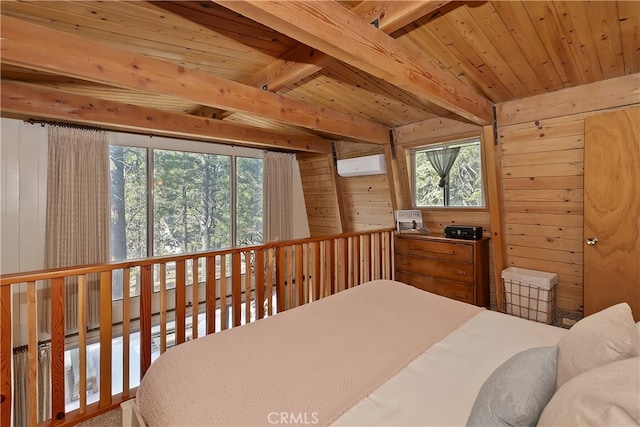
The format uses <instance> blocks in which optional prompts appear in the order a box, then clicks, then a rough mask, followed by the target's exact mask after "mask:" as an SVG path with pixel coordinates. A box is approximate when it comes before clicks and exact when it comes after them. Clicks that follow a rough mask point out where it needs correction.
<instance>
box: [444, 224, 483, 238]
mask: <svg viewBox="0 0 640 427" xmlns="http://www.w3.org/2000/svg"><path fill="white" fill-rule="evenodd" d="M444 237H449V238H450V239H465V240H479V239H482V227H480V226H477V225H474V226H471V225H446V226H445V227H444Z"/></svg>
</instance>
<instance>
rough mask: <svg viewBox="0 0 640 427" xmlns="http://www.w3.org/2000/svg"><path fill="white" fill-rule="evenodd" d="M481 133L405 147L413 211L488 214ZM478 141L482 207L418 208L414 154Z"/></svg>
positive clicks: (483, 148)
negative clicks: (457, 211) (459, 211)
mask: <svg viewBox="0 0 640 427" xmlns="http://www.w3.org/2000/svg"><path fill="white" fill-rule="evenodd" d="M484 139H485V138H484V135H483V134H482V133H478V132H474V133H468V134H464V135H457V136H449V137H442V138H437V139H433V140H423V141H420V142H417V143H414V144H411V145H410V146H406V158H407V174H408V179H409V188H410V192H411V194H410V196H411V206H412V208H413V209H420V210H432V211H438V210H441V211H446V212H451V211H454V210H464V211H465V212H488V211H489V202H488V187H487V170H486V167H487V164H486V155H485V141H484ZM476 140H477V141H478V142H479V145H480V169H481V174H482V199H483V206H444V205H441V206H418V204H417V194H416V188H417V186H416V171H415V154H416V152H417V151H424V150H429V149H434V148H439V147H448V146H455V145H464V143H465V142H474V141H476Z"/></svg>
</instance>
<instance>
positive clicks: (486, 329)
mask: <svg viewBox="0 0 640 427" xmlns="http://www.w3.org/2000/svg"><path fill="white" fill-rule="evenodd" d="M565 332H566V330H565V329H562V328H557V327H553V326H549V325H546V324H542V323H536V322H532V321H529V320H524V319H520V318H517V317H512V316H508V315H505V314H502V313H496V312H493V311H488V310H487V311H483V312H481V313H479V314H477V315H476V316H475V317H473V318H472V319H470V320H469V321H467V322H466V323H465V324H463V325H462V326H461V327H460V328H459V329H457V330H455V331H454V332H452V333H451V334H449V335H448V336H447V337H445V338H444V339H443V340H442V341H440V342H438V343H436V344H434V345H433V346H432V347H430V348H429V349H428V350H426V351H425V352H424V353H422V354H421V355H420V356H419V357H417V358H416V359H415V360H414V361H413V362H411V363H410V364H409V365H408V366H407V367H405V368H404V369H403V370H402V371H400V372H399V373H398V374H396V375H395V376H394V377H392V378H391V379H389V380H388V381H387V382H386V383H385V384H383V385H382V386H381V387H380V388H378V389H377V390H376V391H375V392H373V393H372V394H370V395H369V396H368V397H367V398H365V399H364V400H362V401H361V402H360V403H358V404H356V405H355V406H354V407H352V408H351V409H350V410H349V411H348V412H346V413H345V414H343V415H342V416H341V417H340V418H338V419H337V420H336V421H335V422H334V423H333V425H338V426H373V425H386V426H409V425H415V426H417V425H420V426H429V425H430V426H447V425H451V426H463V425H465V424H466V422H467V418H468V416H469V413H470V412H471V407H472V406H473V402H474V401H475V398H476V395H477V394H478V391H479V390H480V387H481V386H482V384H483V383H484V381H485V380H486V379H487V377H488V376H489V375H490V374H491V372H493V370H494V369H495V368H497V367H498V366H499V365H500V364H502V362H504V361H506V360H507V359H508V358H509V357H511V356H512V355H514V354H515V353H518V352H520V351H522V350H526V349H528V348H532V347H539V346H549V345H554V344H556V343H557V342H558V341H559V340H560V338H561V337H562V335H563V334H564V333H565Z"/></svg>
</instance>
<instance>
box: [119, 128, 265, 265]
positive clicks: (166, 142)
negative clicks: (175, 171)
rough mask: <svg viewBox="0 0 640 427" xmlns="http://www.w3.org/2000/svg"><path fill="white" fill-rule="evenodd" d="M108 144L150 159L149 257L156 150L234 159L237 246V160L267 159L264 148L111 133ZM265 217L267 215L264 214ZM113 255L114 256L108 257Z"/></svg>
mask: <svg viewBox="0 0 640 427" xmlns="http://www.w3.org/2000/svg"><path fill="white" fill-rule="evenodd" d="M107 142H108V145H109V146H111V145H118V146H123V147H136V148H143V149H145V150H146V156H147V203H148V204H149V203H150V205H148V206H147V218H146V222H147V248H146V255H145V256H146V257H152V256H154V255H153V251H154V242H153V239H154V233H153V220H154V217H153V215H154V213H153V203H154V189H155V186H153V185H149V183H151V182H153V173H154V164H153V150H171V151H179V152H191V153H203V154H213V155H220V156H229V157H230V158H231V165H230V174H231V176H232V179H231V189H230V191H231V200H230V203H231V205H230V206H231V212H230V215H231V218H233V221H232V225H231V236H230V238H231V246H230V247H231V248H234V247H237V246H236V240H237V227H236V220H237V218H236V213H237V206H236V203H237V195H236V193H235V191H236V190H237V183H236V172H237V165H236V162H237V158H238V157H247V158H255V159H264V152H265V150H263V149H258V148H248V147H239V146H235V145H226V144H220V143H214V142H204V141H191V140H183V139H173V138H167V137H157V136H145V135H135V134H123V133H117V132H110V133H109V134H108V141H107ZM263 215H264V213H263ZM109 256H111V254H110V255H109Z"/></svg>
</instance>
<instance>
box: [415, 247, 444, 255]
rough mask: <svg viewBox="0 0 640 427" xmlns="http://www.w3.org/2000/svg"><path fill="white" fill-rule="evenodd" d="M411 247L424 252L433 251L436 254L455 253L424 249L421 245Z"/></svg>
mask: <svg viewBox="0 0 640 427" xmlns="http://www.w3.org/2000/svg"><path fill="white" fill-rule="evenodd" d="M411 249H414V250H418V251H424V252H432V253H434V254H444V255H453V253H454V252H453V251H438V250H434V249H423V248H420V247H415V246H414V247H412V248H411Z"/></svg>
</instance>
